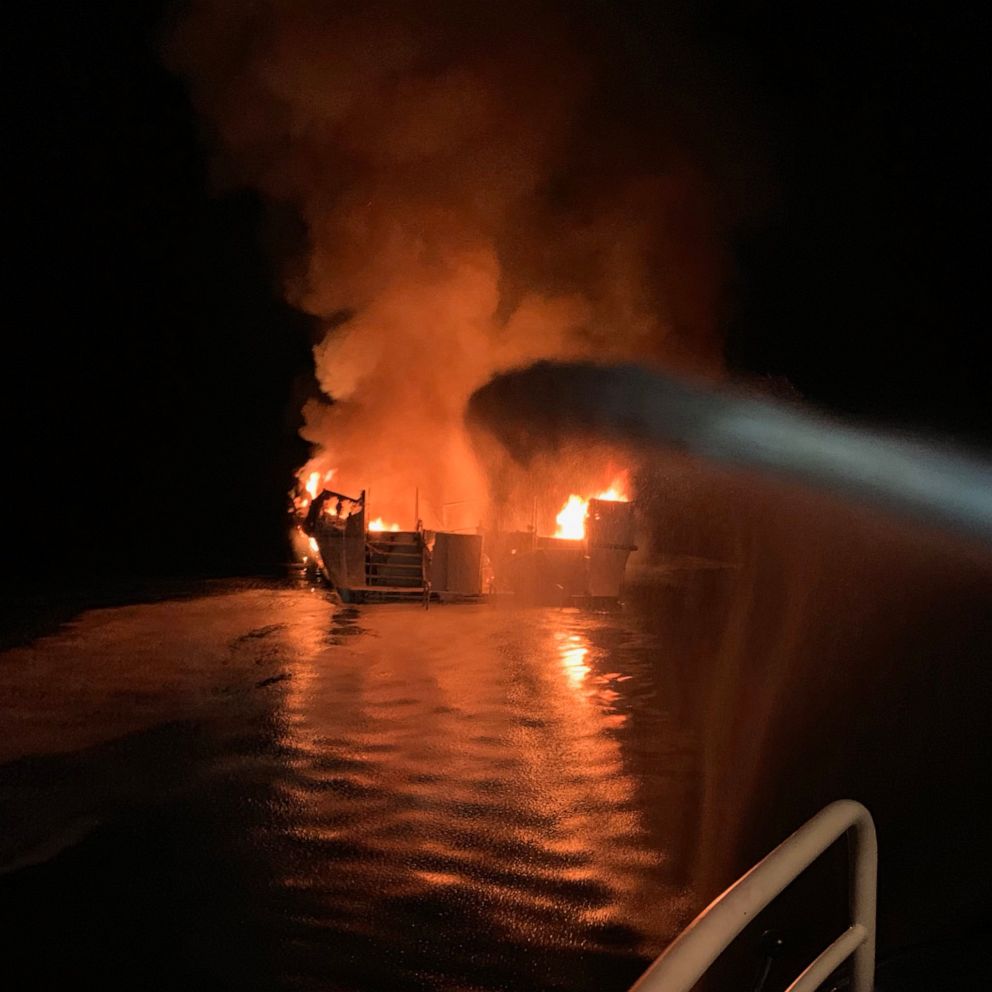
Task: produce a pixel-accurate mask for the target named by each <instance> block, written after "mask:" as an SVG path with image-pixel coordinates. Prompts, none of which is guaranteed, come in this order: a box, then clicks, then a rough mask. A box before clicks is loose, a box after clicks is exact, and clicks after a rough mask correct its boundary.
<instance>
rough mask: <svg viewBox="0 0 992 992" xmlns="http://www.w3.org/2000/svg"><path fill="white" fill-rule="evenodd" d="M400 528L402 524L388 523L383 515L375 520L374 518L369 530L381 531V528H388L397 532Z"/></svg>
mask: <svg viewBox="0 0 992 992" xmlns="http://www.w3.org/2000/svg"><path fill="white" fill-rule="evenodd" d="M399 529H400V525H399V524H387V523H386V522H385V521H384V520H383V519H382V517H376V518H375V520H373V521H372V522H371V523H370V524H369V530H376V531H379V530H388V531H392V532H393V533H395V532H396V531H398V530H399Z"/></svg>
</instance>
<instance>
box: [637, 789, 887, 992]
mask: <svg viewBox="0 0 992 992" xmlns="http://www.w3.org/2000/svg"><path fill="white" fill-rule="evenodd" d="M848 831H850V838H849V839H850V840H851V847H850V858H851V863H852V867H853V870H852V872H851V892H850V905H851V925H850V926H849V927H848V929H847V930H845V931H844V933H843V934H841V936H840V937H838V938H837V939H836V940H835V941H834V942H833V943H832V944H831V945H830V946H829V947H828V948H827V949H826V950H825V951H823V952H822V953H821V954H820V955H819V956H818V957H817V958H816V959H815V960H814V961H813V962H812V964H810V965H809V967H807V968H806V970H805V971H803V973H802V974H801V975H800V976H799V977H798V978H797V979H796V980H795V981H794V982H793V983H792V984H791V985H790V986H789V988H788V989H787V990H786V992H815V990H816V989H817V988H819V987H820V985H822V984H823V982H824V981H826V979H827V978H828V976H829V975H830V973H831V972H832V971H834V969H835V968H837V967H839V966H840V965H841V964H842V963H843V962H844V961H846V960H847V959H848V958H849V957H852V956H853V958H854V965H853V969H852V976H851V992H871V989H872V985H873V983H874V972H875V889H876V875H877V873H878V844H877V841H876V839H875V824H874V823H873V822H872V819H871V814H870V813H869V812H868V810H867V809H865V807H864V806H862V805H861V803H856V802H854V801H853V800H851V799H841V800H839V801H838V802H835V803H831V804H830V805H829V806H827V807H826V808H825V809H822V810H820V812H819V813H817V814H816V816H814V817H813V818H812V819H811V820H809V821H808V822H807V823H805V824H803V826H801V827H800V828H799V829H798V830H797V831H796V832H795V833H794V834H793V835H792V836H791V837H789V838H788V839H787V840H785V841H783V842H782V843H781V844H779V846H778V847H776V848H775V850H774V851H772V853H771V854H769V855H768V856H767V857H766V858H765V859H764V860H762V861H759V862H758V864H756V865H755V866H754V867H753V868H752V869H751V870H750V871H749V872H748V873H747V874H746V875H745V876H744V877H743V878H741V879H740V880H739V881H737V882H735V883H734V884H733V885H732V886H731V887H730V888H729V889H727V891H726V892H724V893H723V895H721V896H718V897H717V898H716V899H715V900H714V901H713V902H712V903H710V905H709V906H707V907H706V909H704V910H703V911H702V912H701V913H700V914H699V916H697V917H696V919H695V920H693V922H692V923H691V924H689V926H688V927H687V928H686V929H685V930H683V931H682V933H681V934H679V936H678V937H676V938H675V940H674V941H673V942H672V943H671V944H670V945H669V946H668V948H667V950H665V952H664V953H663V954H662V955H661V956H660V957H659V958H658V959H657V960H656V961H655V962H654V964H652V965H651V967H650V968H648V970H647V971H646V972H645V973H644V974H643V975H642V976H641V977H640V979H638V981H637V982H636V984H635V985H634V986H633V987H632V988H631V990H630V992H689V990H690V989H691V988H692V987H693V986H694V985H695V984H696V982H697V981H699V979H700V978H701V977H702V976H703V974H704V973H705V972H706V969H707V968H709V966H710V965H711V964H712V963H713V962H714V961H715V960H716V959H717V957H719V955H720V954H721V952H722V951H723V950H724V949H725V948H726V947H727V946H728V945H729V944H730V943H731V942H732V941H733V939H734V938H735V937H736V936H737V935H738V934H739V933H740V932H741V931H742V930H743V929H744V927H746V926H747V925H748V924H749V923H750V922H751V921H752V920H753V919H754V917H755V915H756V914H757V913H759V912H760V911H761V910H762V909H764V908H765V906H767V905H768V904H769V903H770V902H771V901H772V900H773V899H774V898H775V897H776V896H777V895H778V894H779V893H780V892H781V891H782V890H783V889H784V888H785V887H786V886H787V885H788V884H789V883H790V882H792V881H793V880H794V879H795V878H797V877H798V876H799V875H801V874H802V873H803V872H804V871H805V870H806V869H807V868H808V867H809V866H810V865H811V864H812V863H813V862H814V861H815V860H816V859H817V858H818V857H819V856H820V855H821V854H822V853H823V852H824V851H825V850H826V849H827V848H828V847H830V845H831V844H833V842H834V841H835V840H837V839H838V838H839V837H840V836H841V835H842V834H844V833H847V832H848Z"/></svg>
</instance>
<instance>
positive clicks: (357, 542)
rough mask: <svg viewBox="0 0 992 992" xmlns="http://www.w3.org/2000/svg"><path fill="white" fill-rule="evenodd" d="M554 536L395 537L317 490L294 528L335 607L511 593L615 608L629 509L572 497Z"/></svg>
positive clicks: (395, 530)
mask: <svg viewBox="0 0 992 992" xmlns="http://www.w3.org/2000/svg"><path fill="white" fill-rule="evenodd" d="M557 521H558V531H557V533H556V534H555V535H554V536H548V537H543V536H539V535H538V534H537V530H536V528H535V527H531V528H530V529H529V530H525V531H510V532H499V531H497V532H494V533H492V534H489V535H484V534H482V533H471V534H466V533H457V532H451V531H439V530H428V529H426V528H424V526H423V525H422V523H421V522H420V521H419V520H418V521H417V526H416V528H415V529H414V530H401V529H400V528H399V526H398V525H396V524H392V525H387V524H385V523H384V522H383V521H382V520H381V519H374V520H371V521H369V520H368V519H367V499H366V493H365V491H364V490H363V491H362V492H361V493H360V494H359V495H358V496H348V495H346V494H344V493H340V492H335V491H333V490H330V489H324V490H323V491H322V492H320V493H319V494H317V493H315V492H314V495H313V498H312V500H309V501H307V508H306V516H305V517H304V519H303V520H302V523H301V528H302V530H303V532H304V533H305V534H306V535H307V536H308V537H309V541H310V548H311V551H312V553H313V554H314V556H315V558H316V561H317V564H318V565H319V568H320V571H321V572H322V574H323V576H324V578H325V579H326V580H327V581H328V582H329V583H330V584H331V585H332V586H333V587H334V589H335V590H337V592H338V594H339V595H340V596H341V597H342V599H343V600H344V601H345V602H352V603H364V602H386V601H402V600H414V601H416V600H422V601H423V602H424V604H425V605H426V604H427V603H429V602H430V601H431V600H436V601H441V602H459V601H460V602H465V601H473V600H480V599H483V598H485V597H488V596H491V595H511V596H516V597H519V598H521V599H523V600H525V601H527V602H534V603H544V604H553V605H579V604H591V605H605V604H609V603H616V602H618V601H619V599H620V597H621V595H622V592H623V580H624V573H625V571H626V567H627V559H628V557H629V556H630V553H631V552H632V551H634V550H636V549H635V546H634V526H635V524H634V504H633V503H632V502H629V501H627V500H626V499H624V498H623V496H622V495H621V494H620V493H619V492H617V491H615V490H614V489H612V488H611V489H610V490H608V491H607V492H605V493H601V494H600V495H599V496H597V497H593V498H591V499H588V500H584V499H581V498H580V497H578V496H574V495H573V496H571V497H569V501H568V502H567V503H566V505H565V507H564V508H563V509H562V511H561V513H559V514H558V518H557Z"/></svg>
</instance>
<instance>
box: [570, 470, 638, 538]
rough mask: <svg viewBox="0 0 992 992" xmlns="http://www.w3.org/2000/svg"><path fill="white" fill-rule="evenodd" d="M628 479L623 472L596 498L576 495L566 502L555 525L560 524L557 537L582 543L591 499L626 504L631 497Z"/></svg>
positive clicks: (597, 494)
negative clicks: (628, 493) (628, 491)
mask: <svg viewBox="0 0 992 992" xmlns="http://www.w3.org/2000/svg"><path fill="white" fill-rule="evenodd" d="M627 490H628V479H627V473H626V472H621V473H620V475H618V476H617V477H616V478H615V479H614V480H613V481H612V482H611V483H610V486H609V488H608V489H604V490H603V491H602V492H601V493H596V494H595V495H594V496H587V497H585V498H583V497H582V496H578V495H576V494H575V493H572V494H571V496H569V497H568V499H567V500H566V502H565V505H564V506H563V507H562V508H561V510H560V511H559V513H558V516H556V517H555V523H556V524H558V527H557V529H556V530H555V537H561V538H564V539H565V540H568V541H581V540H582V539H583V538H584V537H585V536H586V516H587V515H588V513H589V500H590V499H604V500H609V501H610V502H612V503H626V502H628V501H629V499H630V497H629V496H628V495H627Z"/></svg>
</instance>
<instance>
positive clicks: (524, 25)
mask: <svg viewBox="0 0 992 992" xmlns="http://www.w3.org/2000/svg"><path fill="white" fill-rule="evenodd" d="M618 9H621V8H619V7H614V6H612V5H611V6H610V7H609V9H607V8H606V7H604V6H602V5H599V4H595V3H591V2H590V3H574V2H573V3H568V4H554V3H540V2H538V3H534V2H530V3H525V4H524V3H514V2H504V3H499V4H476V3H465V2H463V0H455V2H446V0H436V2H421V3H411V2H379V3H362V4H358V3H343V2H320V0H259V2H254V3H250V4H249V3H245V2H243V0H194V2H193V3H192V4H191V5H190V7H189V9H188V11H187V12H186V13H185V14H184V15H183V17H182V18H181V20H180V22H179V24H178V27H177V29H176V31H175V32H174V34H173V35H172V37H171V40H170V43H169V53H168V58H169V61H170V63H171V64H172V65H173V66H174V67H175V68H176V69H177V70H178V71H180V72H181V73H182V74H183V75H184V76H185V77H186V78H187V79H188V81H189V85H190V87H191V91H192V93H193V97H194V100H195V102H196V104H197V106H198V108H199V110H200V111H201V113H202V115H203V118H204V119H205V121H206V122H207V124H208V127H209V128H210V129H211V133H212V136H213V140H214V145H215V148H216V165H215V168H216V172H217V175H218V177H219V178H220V180H221V181H222V182H226V183H229V184H230V183H238V184H247V185H250V186H252V187H255V188H257V189H258V190H260V191H261V192H262V193H263V194H264V195H265V196H266V197H268V198H269V199H270V200H271V201H274V202H276V203H278V204H281V205H289V206H291V207H292V208H293V209H295V210H296V211H298V212H299V214H300V215H301V217H302V218H303V220H304V222H305V225H306V230H307V234H308V246H307V248H306V256H305V258H304V259H294V260H284V261H286V262H287V263H288V262H290V261H292V263H293V264H287V265H286V271H288V272H292V273H293V275H291V276H288V277H287V278H286V293H287V297H288V299H289V300H290V301H291V302H292V303H293V304H295V305H296V306H298V307H300V308H302V309H303V310H305V311H307V312H309V313H311V314H314V315H316V316H317V317H319V318H321V320H322V321H324V323H325V326H326V336H325V337H324V338H323V340H322V341H321V342H320V343H319V344H318V345H317V346H316V347H315V349H314V360H315V370H316V377H317V380H318V382H319V384H320V387H321V390H322V391H323V393H324V394H325V396H326V400H324V401H311V402H309V403H308V404H307V406H306V408H305V410H304V419H305V426H304V428H303V434H304V437H305V438H307V439H308V440H309V441H311V442H313V444H314V445H315V448H314V456H313V459H312V461H311V463H310V464H308V465H307V466H306V467H305V468H304V470H303V473H302V474H303V475H306V474H308V473H309V472H311V471H319V472H320V473H321V474H322V475H323V474H324V473H325V472H327V471H328V470H330V469H333V470H334V471H335V475H334V486H335V488H338V489H342V490H344V491H345V492H357V491H358V490H360V489H362V488H366V487H370V488H371V503H372V513H373V514H374V515H382V516H384V517H386V518H387V519H394V520H398V521H399V522H400V523H402V524H404V525H407V526H410V525H412V524H413V520H412V516H413V493H414V490H415V488H419V491H420V507H421V515H422V516H423V517H424V519H425V522H426V523H427V524H428V525H429V526H430V525H435V526H439V525H447V526H449V527H450V526H465V525H467V524H471V523H474V522H476V521H477V520H478V519H480V518H481V517H482V515H483V514H484V512H485V506H486V504H487V501H488V495H489V492H490V485H489V481H490V480H489V479H487V473H486V472H485V471H483V469H482V468H481V467H480V462H479V459H478V458H477V456H476V454H475V453H474V451H473V448H472V446H471V444H470V441H469V438H468V435H467V433H466V430H465V428H464V426H463V414H464V408H465V404H466V400H467V398H468V397H469V395H470V394H471V393H472V391H473V390H474V389H476V388H477V387H478V386H480V385H481V384H483V383H484V382H485V381H487V380H488V378H489V377H490V376H491V375H492V374H493V373H494V372H496V371H500V370H503V369H507V368H510V367H514V366H518V365H521V364H523V363H526V362H528V361H530V360H533V359H537V358H542V357H554V358H563V359H567V358H582V357H594V358H601V359H619V358H623V359H636V360H639V361H642V362H665V363H668V364H672V363H676V364H681V365H691V366H693V367H695V368H709V369H717V368H718V367H719V354H720V342H719V335H718V327H719V321H720V305H721V302H720V301H721V299H722V295H721V287H722V284H723V282H724V279H725V271H724V257H723V255H724V253H723V250H722V247H721V246H722V245H723V244H724V242H725V237H724V234H725V230H726V227H727V225H728V223H729V222H731V221H732V220H733V219H734V214H735V212H736V208H735V207H734V206H733V205H732V204H731V203H730V201H731V200H732V197H728V195H726V194H727V190H728V189H729V188H730V186H729V184H728V182H727V180H726V170H724V172H723V173H722V174H721V167H722V166H721V162H720V161H719V159H718V158H715V157H714V156H713V155H712V154H711V149H712V147H713V143H712V142H711V141H710V140H709V135H708V133H707V131H708V129H709V130H712V129H713V128H714V127H716V130H718V131H719V132H720V133H721V135H722V139H721V142H719V143H718V144H719V145H720V147H721V149H722V151H723V152H727V151H728V149H729V154H730V155H731V156H732V155H733V154H735V153H736V149H735V148H734V139H733V138H732V135H733V133H734V132H733V129H732V128H731V126H730V121H731V120H732V119H733V118H734V113H735V112H734V110H733V108H728V110H727V113H726V114H725V115H724V116H723V117H722V118H720V115H719V114H718V113H717V111H715V110H714V109H713V106H714V105H715V104H716V103H718V102H719V101H718V100H716V99H715V98H714V96H713V94H714V93H715V92H718V90H719V84H718V80H716V78H715V76H713V75H712V74H708V73H707V72H703V70H702V69H700V68H699V66H698V65H696V64H695V63H694V61H693V58H692V57H691V55H690V53H689V49H688V48H685V47H683V48H679V47H678V45H676V44H675V43H673V42H671V40H670V39H669V40H668V42H667V43H666V44H665V45H664V46H662V47H659V48H658V49H652V50H651V51H649V52H646V53H645V52H644V51H640V50H639V49H638V47H637V45H635V44H634V37H635V36H636V33H637V26H636V25H630V24H626V25H625V24H624V23H622V22H617V21H616V17H617V14H616V10H618ZM660 44H661V42H660V41H659V45H660ZM676 50H677V51H678V55H679V57H678V58H673V59H671V67H670V71H669V69H668V68H666V64H665V60H666V58H668V57H669V54H670V53H671V52H672V51H676ZM687 66H689V68H688V69H687V68H686V67H687ZM704 96H705V101H704ZM706 101H708V103H706ZM704 104H705V105H704ZM724 164H725V163H724ZM714 188H716V189H717V190H718V191H719V195H717V194H716V193H715V192H714ZM728 204H729V205H728ZM535 427H536V429H539V425H535ZM609 461H610V459H609V457H608V456H605V455H604V456H602V457H599V456H597V457H595V458H585V459H582V460H580V461H576V460H574V459H573V460H571V461H568V462H567V464H568V465H569V471H574V472H576V473H577V474H578V475H580V476H581V475H583V474H585V475H586V476H587V477H588V478H574V479H573V480H572V481H571V482H570V483H568V484H567V485H568V486H569V488H576V487H582V486H589V487H601V486H603V485H604V484H606V483H608V482H609V479H608V478H604V475H605V473H607V472H608V471H610V470H611V468H612V467H613V466H610V465H608V464H607V463H608V462H609ZM562 484H563V485H564V484H565V483H564V482H563V483H562ZM566 491H567V490H566ZM503 495H504V496H505V495H506V494H505V493H503ZM446 504H448V509H447V510H444V509H443V507H444V506H445V505H446ZM453 506H457V507H458V508H460V509H453Z"/></svg>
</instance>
